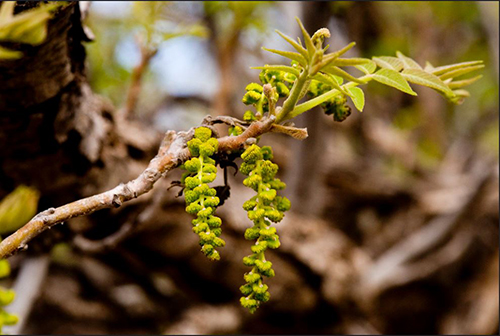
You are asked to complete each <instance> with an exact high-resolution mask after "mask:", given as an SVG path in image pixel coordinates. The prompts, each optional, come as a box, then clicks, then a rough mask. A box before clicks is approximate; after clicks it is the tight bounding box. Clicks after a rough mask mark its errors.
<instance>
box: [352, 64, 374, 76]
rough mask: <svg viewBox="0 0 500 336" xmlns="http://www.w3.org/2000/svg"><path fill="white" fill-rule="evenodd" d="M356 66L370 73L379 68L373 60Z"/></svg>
mask: <svg viewBox="0 0 500 336" xmlns="http://www.w3.org/2000/svg"><path fill="white" fill-rule="evenodd" d="M355 67H356V69H358V70H360V71H362V72H364V73H365V74H367V75H369V74H372V73H373V72H374V71H375V69H377V64H375V62H373V61H370V62H369V63H366V64H360V65H356V66H355Z"/></svg>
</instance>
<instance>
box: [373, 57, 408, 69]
mask: <svg viewBox="0 0 500 336" xmlns="http://www.w3.org/2000/svg"><path fill="white" fill-rule="evenodd" d="M372 59H373V61H374V62H375V63H377V65H378V66H379V67H381V68H384V69H391V70H394V71H400V70H401V69H403V62H401V61H400V60H399V58H396V57H391V56H380V57H372Z"/></svg>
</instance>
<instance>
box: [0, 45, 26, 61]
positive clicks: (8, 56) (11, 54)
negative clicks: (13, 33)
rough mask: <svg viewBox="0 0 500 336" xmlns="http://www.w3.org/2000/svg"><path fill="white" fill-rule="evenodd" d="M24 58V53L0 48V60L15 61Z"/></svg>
mask: <svg viewBox="0 0 500 336" xmlns="http://www.w3.org/2000/svg"><path fill="white" fill-rule="evenodd" d="M21 57H23V53H22V52H20V51H17V50H10V49H6V48H3V47H0V60H2V59H4V60H14V59H18V58H21Z"/></svg>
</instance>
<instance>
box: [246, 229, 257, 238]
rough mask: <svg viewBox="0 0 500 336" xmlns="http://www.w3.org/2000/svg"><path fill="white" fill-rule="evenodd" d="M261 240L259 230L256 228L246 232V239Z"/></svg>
mask: <svg viewBox="0 0 500 336" xmlns="http://www.w3.org/2000/svg"><path fill="white" fill-rule="evenodd" d="M257 238H259V229H258V228H256V227H251V228H248V229H246V230H245V239H246V240H254V239H257Z"/></svg>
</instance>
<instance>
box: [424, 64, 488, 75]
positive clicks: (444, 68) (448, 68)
mask: <svg viewBox="0 0 500 336" xmlns="http://www.w3.org/2000/svg"><path fill="white" fill-rule="evenodd" d="M482 63H483V61H470V62H462V63H456V64H450V65H443V66H440V67H437V68H434V69H433V70H432V73H433V74H434V75H436V76H440V75H442V74H444V73H445V72H449V71H452V70H457V69H462V68H467V67H470V66H473V65H478V64H482Z"/></svg>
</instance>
